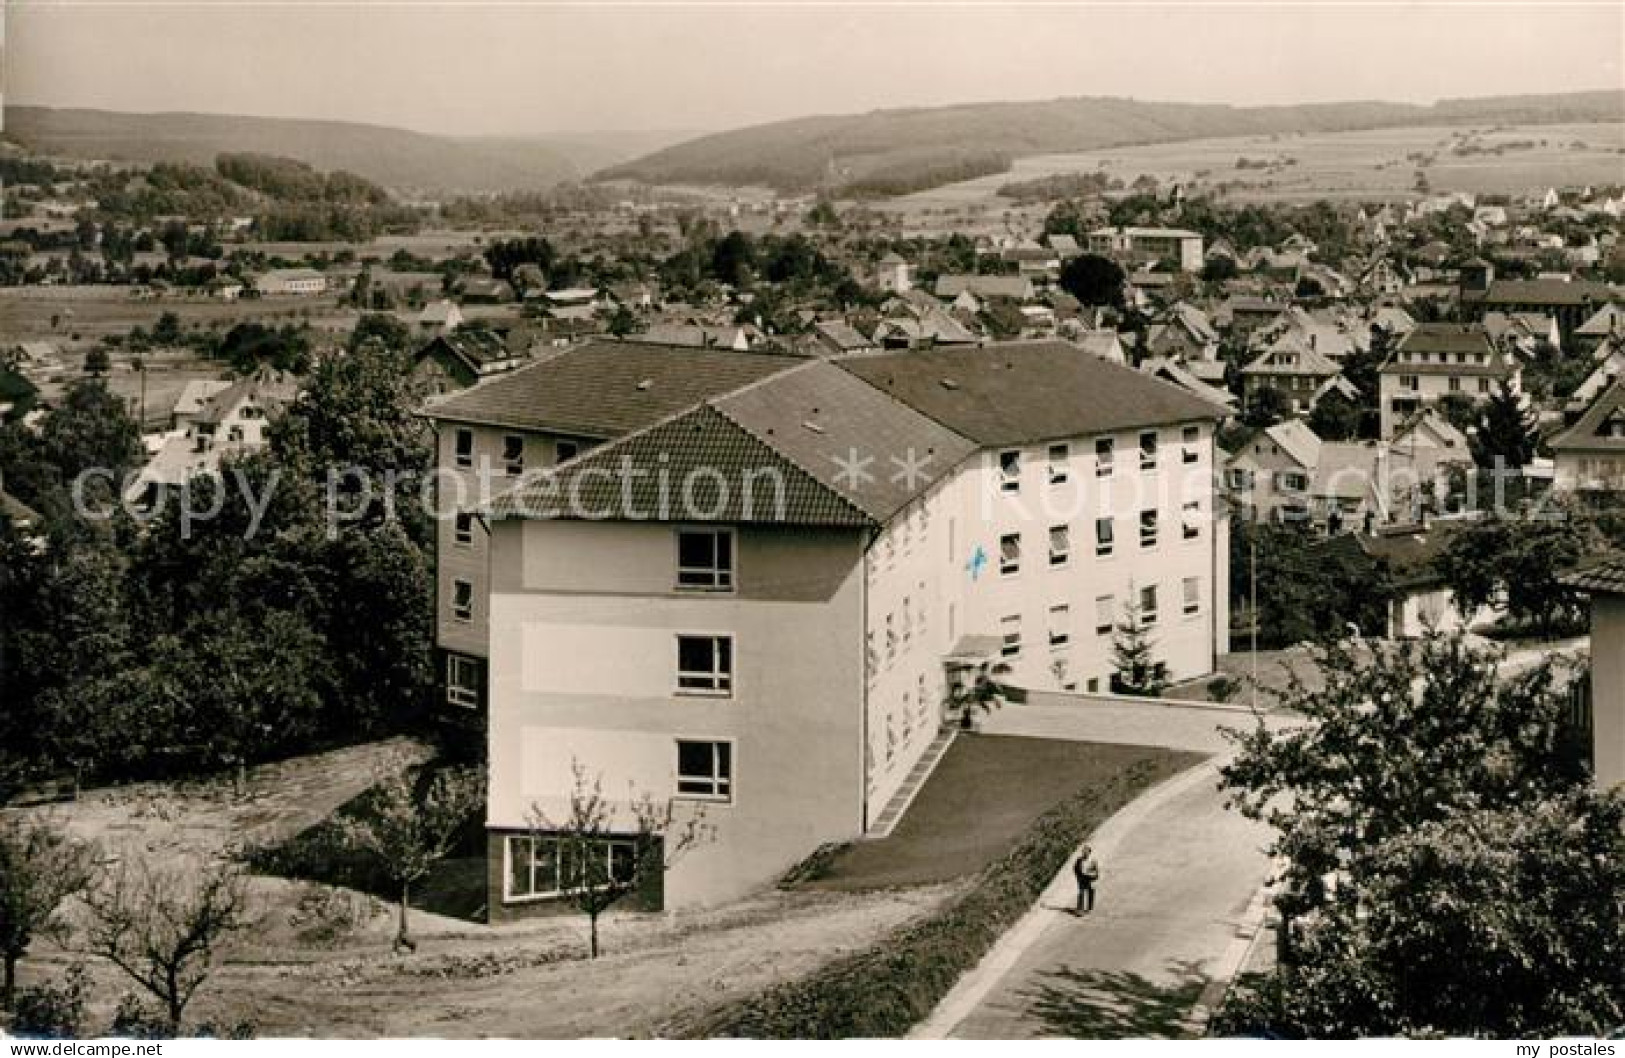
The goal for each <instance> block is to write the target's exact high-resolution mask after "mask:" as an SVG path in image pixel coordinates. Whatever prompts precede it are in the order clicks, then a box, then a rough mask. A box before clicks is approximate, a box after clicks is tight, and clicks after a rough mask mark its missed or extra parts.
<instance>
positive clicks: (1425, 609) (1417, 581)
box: [1319, 520, 1494, 639]
mask: <svg viewBox="0 0 1625 1058" xmlns="http://www.w3.org/2000/svg"><path fill="white" fill-rule="evenodd" d="M1464 524H1465V523H1463V522H1453V521H1442V520H1441V521H1431V522H1429V521H1423V522H1419V523H1407V524H1403V525H1381V526H1375V527H1374V528H1373V529H1372V530H1371V531H1370V532H1354V533H1344V534H1341V535H1339V536H1336V537H1333V538H1332V539H1330V540H1327V541H1326V542H1325V543H1323V544H1321V545H1320V548H1321V550H1320V552H1319V554H1322V555H1326V556H1328V557H1333V556H1335V557H1337V558H1340V559H1343V560H1345V561H1349V560H1352V561H1354V562H1356V563H1363V564H1366V565H1368V567H1369V569H1370V571H1371V574H1370V575H1371V580H1372V582H1373V583H1375V582H1378V581H1379V580H1380V581H1381V582H1382V583H1383V584H1385V585H1386V588H1387V599H1386V603H1387V611H1388V613H1387V620H1386V622H1385V627H1384V629H1383V635H1384V637H1385V638H1387V639H1413V638H1416V637H1419V636H1422V635H1425V634H1426V633H1428V632H1430V631H1438V632H1447V633H1448V632H1454V631H1458V630H1464V629H1469V628H1472V627H1475V626H1476V625H1477V624H1479V623H1480V622H1482V621H1487V620H1490V619H1492V618H1493V616H1494V612H1493V611H1492V610H1490V609H1489V608H1488V607H1486V608H1484V609H1482V610H1480V611H1478V612H1476V613H1471V614H1467V613H1463V612H1462V610H1461V608H1460V607H1459V606H1457V605H1456V602H1455V599H1454V598H1453V597H1452V595H1451V593H1450V589H1449V587H1448V586H1447V585H1446V584H1445V582H1444V577H1443V575H1442V574H1440V572H1439V565H1438V559H1439V556H1440V555H1442V554H1443V553H1444V551H1445V549H1446V548H1447V547H1448V546H1449V545H1450V541H1451V540H1452V539H1453V538H1454V537H1455V535H1456V534H1457V533H1458V532H1459V531H1460V529H1461V527H1462V526H1463V525H1464Z"/></svg>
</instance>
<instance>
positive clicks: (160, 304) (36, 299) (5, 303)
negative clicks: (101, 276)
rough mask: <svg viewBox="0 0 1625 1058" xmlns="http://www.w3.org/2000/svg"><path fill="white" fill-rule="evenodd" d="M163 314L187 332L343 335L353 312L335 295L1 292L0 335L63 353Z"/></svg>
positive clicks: (96, 288)
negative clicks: (242, 329)
mask: <svg viewBox="0 0 1625 1058" xmlns="http://www.w3.org/2000/svg"><path fill="white" fill-rule="evenodd" d="M165 312H173V313H175V314H176V315H177V316H179V317H180V319H181V323H182V325H183V326H186V327H207V326H209V325H210V324H214V325H216V326H218V327H221V328H229V327H231V326H233V325H234V324H237V323H241V322H244V321H246V320H259V321H261V322H263V323H271V324H280V323H296V322H299V321H301V320H307V321H309V322H310V323H311V325H312V326H316V327H324V328H332V329H345V330H347V329H349V328H350V327H351V326H353V325H354V323H355V319H356V313H355V310H353V309H350V308H347V307H342V306H340V305H339V302H338V297H337V296H336V295H325V296H322V297H310V298H260V299H257V300H243V301H220V300H218V299H215V298H206V297H166V298H136V297H133V296H131V294H130V288H129V287H112V286H92V287H60V286H53V287H5V288H0V335H4V338H5V340H6V341H7V342H18V341H52V342H56V343H58V344H59V345H61V346H62V347H63V348H65V349H66V348H76V347H79V346H81V345H89V344H90V343H92V342H93V341H94V340H95V339H98V338H103V337H106V336H107V335H110V334H120V335H122V334H128V333H129V332H130V329H131V328H133V327H137V326H140V327H145V328H147V329H149V330H150V329H151V328H152V325H153V324H154V323H156V322H157V321H158V317H159V316H161V315H163V314H164V313H165ZM53 319H54V321H55V323H54V326H53Z"/></svg>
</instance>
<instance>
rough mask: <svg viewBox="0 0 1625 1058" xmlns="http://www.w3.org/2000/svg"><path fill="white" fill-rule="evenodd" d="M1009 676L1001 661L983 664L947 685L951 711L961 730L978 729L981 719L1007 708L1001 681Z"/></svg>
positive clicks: (1008, 669) (1008, 667)
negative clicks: (956, 717) (1001, 708)
mask: <svg viewBox="0 0 1625 1058" xmlns="http://www.w3.org/2000/svg"><path fill="white" fill-rule="evenodd" d="M1009 674H1010V666H1009V665H1006V664H1005V663H1004V662H1002V661H984V662H982V663H980V664H979V665H977V666H976V667H975V668H974V669H972V670H971V671H970V672H969V673H968V678H964V677H962V678H960V679H957V680H954V681H952V682H950V683H949V684H948V711H949V712H950V713H953V714H954V715H956V716H958V717H959V726H960V727H962V728H964V729H965V730H967V731H969V730H970V729H971V728H973V727H975V726H976V720H977V717H979V716H985V715H987V714H988V713H991V712H992V711H993V710H995V709H997V708H998V707H999V706H1000V705H1002V704H1004V685H1003V683H1001V682H1000V677H1003V676H1008V675H1009Z"/></svg>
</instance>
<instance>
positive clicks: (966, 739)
mask: <svg viewBox="0 0 1625 1058" xmlns="http://www.w3.org/2000/svg"><path fill="white" fill-rule="evenodd" d="M1203 759H1204V758H1203V757H1202V756H1201V755H1200V754H1196V753H1183V752H1179V751H1176V750H1167V749H1156V748H1151V747H1146V746H1116V745H1103V744H1100V743H1094V742H1069V741H1061V740H1058V739H1047V738H1018V737H1015V736H1010V735H967V736H962V737H960V738H958V739H956V740H955V741H954V744H953V745H952V746H950V747H949V748H948V753H947V755H946V756H944V757H943V759H942V763H941V764H939V765H937V770H936V771H935V772H933V773H932V775H931V778H930V779H928V780H927V781H926V784H925V786H924V787H923V788H922V789H921V790H920V793H919V796H918V797H917V798H916V799H915V801H914V804H913V805H912V806H910V808H909V810H908V812H907V813H906V814H905V815H904V816H903V819H902V821H901V822H900V823H899V824H898V825H897V829H896V830H894V831H893V832H892V833H891V835H890V836H889V837H886V838H882V839H881V840H879V841H862V842H857V843H855V844H853V845H850V846H848V847H847V848H845V849H843V850H841V851H840V852H839V853H838V854H836V855H835V856H834V857H833V858H832V859H831V861H830V862H829V864H828V865H827V867H826V868H825V869H824V870H823V871H822V872H820V873H819V875H818V877H816V878H815V879H812V880H809V881H806V882H803V883H801V884H800V885H799V886H798V888H809V889H838V890H862V889H882V888H891V887H897V886H912V885H933V884H936V883H940V882H946V881H949V880H952V879H954V878H959V877H963V876H964V875H968V874H972V873H974V872H976V871H979V870H981V869H982V868H983V867H985V866H987V865H988V864H989V863H991V862H993V861H994V860H996V859H998V858H999V857H1000V856H1002V855H1003V854H1005V853H1006V852H1008V851H1009V850H1010V848H1011V847H1012V846H1013V845H1014V844H1015V843H1016V842H1017V841H1018V840H1019V839H1020V838H1021V837H1022V835H1023V834H1024V833H1026V831H1027V828H1028V827H1030V826H1031V825H1032V824H1033V822H1034V821H1035V820H1036V819H1037V818H1038V817H1039V816H1041V815H1043V814H1044V813H1045V812H1047V811H1049V810H1050V809H1051V808H1054V807H1055V806H1056V805H1058V804H1060V803H1061V802H1063V801H1065V800H1067V799H1068V798H1070V797H1072V796H1073V795H1075V794H1077V793H1078V792H1079V791H1080V790H1083V789H1085V788H1089V789H1092V790H1093V791H1095V792H1096V793H1097V794H1098V795H1099V798H1098V800H1097V802H1096V805H1097V809H1098V812H1099V815H1100V818H1099V819H1098V820H1096V821H1095V822H1096V825H1098V824H1099V823H1100V822H1104V821H1105V819H1106V818H1107V817H1108V816H1110V815H1111V814H1112V813H1113V812H1115V811H1117V809H1118V808H1120V807H1122V806H1123V805H1125V804H1127V803H1128V802H1129V801H1131V800H1133V799H1134V798H1135V797H1137V796H1138V795H1139V794H1140V793H1141V792H1142V791H1144V790H1146V789H1147V788H1149V787H1150V786H1152V785H1154V784H1155V783H1157V782H1160V781H1162V780H1163V779H1166V778H1168V777H1169V776H1172V775H1175V774H1177V773H1179V772H1181V771H1184V770H1185V769H1186V768H1189V767H1191V766H1193V765H1195V764H1197V763H1199V762H1200V761H1201V760H1203Z"/></svg>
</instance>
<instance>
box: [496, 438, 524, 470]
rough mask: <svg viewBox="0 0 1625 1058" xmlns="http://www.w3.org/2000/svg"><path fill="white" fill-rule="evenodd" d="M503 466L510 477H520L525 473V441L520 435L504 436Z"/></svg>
mask: <svg viewBox="0 0 1625 1058" xmlns="http://www.w3.org/2000/svg"><path fill="white" fill-rule="evenodd" d="M502 464H503V466H504V467H506V468H507V471H508V473H509V475H511V476H513V477H518V476H519V475H520V474H523V473H524V472H525V439H524V438H523V437H521V436H520V435H518V434H512V433H510V434H503V435H502Z"/></svg>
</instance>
